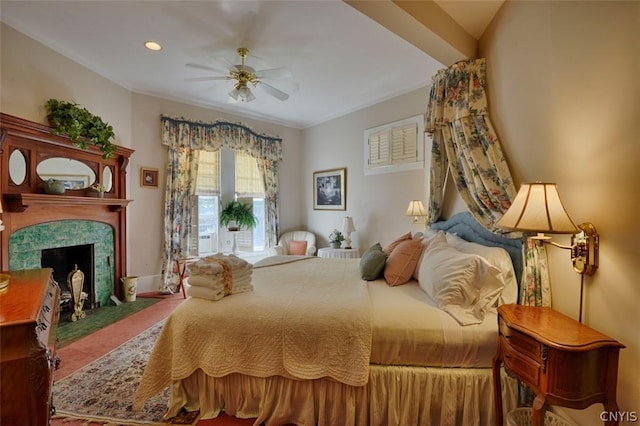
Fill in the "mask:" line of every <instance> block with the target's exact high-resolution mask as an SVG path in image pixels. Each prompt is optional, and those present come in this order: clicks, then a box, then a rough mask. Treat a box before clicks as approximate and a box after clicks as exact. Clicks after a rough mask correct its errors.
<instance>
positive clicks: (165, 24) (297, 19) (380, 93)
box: [0, 0, 502, 128]
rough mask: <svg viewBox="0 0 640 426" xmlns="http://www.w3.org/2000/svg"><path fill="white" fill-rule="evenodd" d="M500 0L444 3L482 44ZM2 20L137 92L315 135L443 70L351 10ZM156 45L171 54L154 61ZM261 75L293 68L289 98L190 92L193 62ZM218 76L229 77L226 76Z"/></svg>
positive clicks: (25, 5)
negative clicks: (326, 124)
mask: <svg viewBox="0 0 640 426" xmlns="http://www.w3.org/2000/svg"><path fill="white" fill-rule="evenodd" d="M501 3H502V1H501V0H500V1H495V0H492V1H451V0H439V1H438V4H440V5H441V7H442V8H443V9H444V10H445V11H446V12H447V13H449V14H450V15H451V16H452V17H453V18H454V19H456V21H457V22H458V23H460V25H461V26H462V27H463V28H465V30H466V31H467V32H468V33H469V34H471V35H472V36H474V38H478V37H479V36H480V34H481V33H482V31H484V28H485V27H486V25H487V24H488V22H489V21H490V20H491V18H492V17H493V15H494V14H495V12H496V11H497V9H498V8H499V6H500V4H501ZM0 17H1V19H2V21H3V22H5V23H6V24H8V25H10V26H12V27H13V28H15V29H16V30H18V31H20V32H22V33H24V34H26V35H28V36H30V37H32V38H34V39H35V40H37V41H39V42H40V43H42V44H44V45H46V46H49V47H50V48H52V49H54V50H55V51H57V52H59V53H61V54H63V55H65V56H67V57H69V58H70V59H72V60H74V61H76V62H78V63H80V64H82V65H84V66H86V67H87V68H89V69H91V70H93V71H95V72H97V73H98V74H100V75H102V76H104V77H106V78H108V79H110V80H112V81H114V82H116V83H118V84H119V85H121V86H123V87H125V88H127V89H129V90H132V91H134V92H138V93H144V94H149V95H154V96H159V97H163V98H168V99H174V100H179V101H183V102H186V103H190V104H194V105H201V106H207V107H212V108H215V109H222V110H225V111H229V112H231V113H234V114H239V115H243V116H248V117H253V118H258V119H263V120H267V121H271V122H275V123H279V124H283V125H287V126H291V127H296V128H305V127H309V126H312V125H314V124H318V123H321V122H323V121H326V120H329V119H331V118H335V117H338V116H341V115H344V114H346V113H348V112H351V111H355V110H358V109H360V108H363V107H365V106H368V105H373V104H375V103H377V102H380V101H382V100H384V99H388V98H390V97H393V96H397V95H399V94H402V93H406V92H409V91H412V90H414V89H417V88H420V87H423V86H426V85H427V84H429V82H430V79H431V76H432V75H433V74H434V73H435V72H436V71H437V70H438V69H440V68H443V67H444V65H443V64H440V63H438V62H437V61H435V60H434V59H432V58H431V57H429V56H428V55H427V54H425V53H424V52H423V51H421V50H420V49H418V48H416V47H415V46H413V45H411V44H410V43H408V42H407V41H405V40H403V39H401V38H400V37H398V36H397V35H395V34H394V33H392V32H390V31H389V30H387V29H386V28H384V27H382V26H381V25H379V24H377V23H376V22H374V21H373V20H371V19H369V18H368V17H367V16H365V15H364V14H362V13H360V12H359V11H357V10H355V9H354V8H352V7H351V6H349V5H348V4H346V3H343V2H342V1H336V0H324V1H311V0H307V1H300V0H298V1H238V0H227V1H153V0H144V1H89V0H84V1H51V0H48V1H31V0H27V1H25V0H19V1H11V0H2V1H1V2H0ZM147 40H155V41H158V42H159V43H160V44H161V45H162V46H163V49H162V50H161V51H160V52H151V51H149V50H147V49H145V48H144V46H143V44H144V42H145V41H147ZM238 47H247V48H249V49H250V50H251V55H252V56H250V57H249V58H248V59H247V64H248V65H250V66H252V67H254V68H256V69H259V70H260V69H267V68H275V67H285V68H287V69H288V70H290V71H291V72H292V73H293V79H294V80H295V82H296V83H297V85H298V86H299V88H298V89H297V90H292V89H293V87H292V86H291V84H289V83H287V82H281V81H280V82H278V81H271V80H265V81H266V82H268V83H269V84H272V85H273V86H275V87H277V88H279V89H281V90H284V91H285V92H289V93H290V95H291V96H290V98H289V99H288V100H286V101H279V100H277V99H275V98H273V97H271V96H269V95H267V94H266V93H264V92H262V91H260V90H259V89H252V91H253V92H254V93H255V95H256V97H257V99H256V100H255V101H253V102H250V103H239V104H229V103H228V102H227V99H228V96H227V93H228V92H229V91H230V90H231V89H232V88H233V84H232V83H231V82H229V81H218V82H187V81H185V79H186V78H191V77H201V76H206V75H213V74H207V73H206V72H204V71H200V70H196V69H193V68H188V67H185V64H186V63H189V62H195V63H198V64H203V65H209V66H214V67H218V68H220V67H222V66H224V61H222V62H221V59H220V58H223V59H226V60H228V61H231V62H232V63H234V64H237V63H239V58H238V56H237V53H236V50H237V48H238ZM218 75H219V74H218Z"/></svg>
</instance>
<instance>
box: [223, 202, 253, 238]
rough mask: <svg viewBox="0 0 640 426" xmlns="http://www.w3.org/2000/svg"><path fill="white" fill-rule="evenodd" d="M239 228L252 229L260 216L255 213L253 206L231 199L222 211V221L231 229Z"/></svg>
mask: <svg viewBox="0 0 640 426" xmlns="http://www.w3.org/2000/svg"><path fill="white" fill-rule="evenodd" d="M232 221H233V222H235V225H236V226H237V227H238V228H246V229H251V228H253V227H254V226H256V225H257V224H258V218H257V217H256V216H255V215H254V214H253V208H252V207H251V206H250V205H249V204H245V203H241V202H240V201H229V202H228V203H227V205H226V206H225V208H224V209H223V210H222V211H221V212H220V223H221V224H222V226H227V227H228V228H229V230H230V231H235V230H237V229H234V228H236V226H233V223H232Z"/></svg>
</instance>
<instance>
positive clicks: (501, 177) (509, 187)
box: [425, 59, 516, 230]
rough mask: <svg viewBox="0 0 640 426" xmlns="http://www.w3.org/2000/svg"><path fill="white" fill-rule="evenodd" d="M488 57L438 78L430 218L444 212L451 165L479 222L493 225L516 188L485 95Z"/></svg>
mask: <svg viewBox="0 0 640 426" xmlns="http://www.w3.org/2000/svg"><path fill="white" fill-rule="evenodd" d="M485 74H486V62H485V60H484V59H475V60H468V61H462V62H458V63H456V64H454V65H452V66H451V67H449V68H447V69H442V70H440V71H438V73H437V74H436V75H435V76H434V77H433V86H432V88H431V94H430V96H429V103H428V105H427V114H426V118H425V120H426V122H425V131H426V132H427V133H429V134H431V136H432V138H433V145H432V158H431V180H430V181H431V187H430V192H431V194H430V206H429V214H430V217H429V222H430V223H433V222H435V221H436V220H437V219H438V217H439V216H440V213H441V211H442V200H443V197H444V182H445V177H446V173H447V167H448V168H449V170H450V171H451V174H452V176H453V178H454V179H455V183H456V187H457V189H458V191H459V193H460V196H461V197H462V199H463V200H464V202H465V203H466V204H467V206H468V208H469V210H470V211H471V213H472V214H473V216H474V217H475V218H476V220H477V221H478V222H480V223H481V224H483V225H484V226H485V227H486V228H487V229H491V230H493V229H494V228H495V226H494V225H495V222H496V221H497V220H498V219H499V218H500V217H501V216H502V214H503V213H504V212H505V211H506V210H507V209H508V208H509V206H510V205H511V200H512V199H513V198H515V196H516V188H515V186H514V184H513V180H512V179H511V173H510V172H509V168H508V166H507V162H506V160H505V157H504V155H503V154H502V149H501V147H500V142H499V140H498V136H497V135H496V132H495V131H494V129H493V126H492V125H491V121H490V120H489V115H488V111H487V97H486V94H485Z"/></svg>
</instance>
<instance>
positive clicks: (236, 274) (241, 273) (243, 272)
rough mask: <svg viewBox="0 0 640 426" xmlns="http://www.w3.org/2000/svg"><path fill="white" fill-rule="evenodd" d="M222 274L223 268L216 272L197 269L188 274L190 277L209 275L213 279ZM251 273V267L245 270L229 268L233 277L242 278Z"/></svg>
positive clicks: (249, 275)
mask: <svg viewBox="0 0 640 426" xmlns="http://www.w3.org/2000/svg"><path fill="white" fill-rule="evenodd" d="M223 274H224V271H223V270H221V271H220V272H218V273H214V272H209V271H197V272H191V274H189V275H188V276H190V277H196V276H199V277H209V278H212V279H215V278H219V277H222V276H223ZM252 274H253V269H246V270H240V271H238V270H235V269H232V270H231V277H232V278H233V279H242V278H246V277H251V275H252Z"/></svg>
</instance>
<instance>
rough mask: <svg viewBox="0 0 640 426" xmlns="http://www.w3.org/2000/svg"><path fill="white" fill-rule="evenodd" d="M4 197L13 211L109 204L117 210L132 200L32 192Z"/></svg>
mask: <svg viewBox="0 0 640 426" xmlns="http://www.w3.org/2000/svg"><path fill="white" fill-rule="evenodd" d="M3 198H4V204H5V208H6V209H7V211H9V212H12V213H20V212H24V211H25V210H27V208H28V207H29V206H77V207H86V206H107V207H108V208H109V210H111V211H114V212H115V211H119V210H120V209H122V208H123V207H126V206H127V205H128V204H129V203H130V202H131V200H123V199H119V198H97V197H96V198H89V197H74V196H65V195H49V194H31V193H23V194H5V195H4V197H3Z"/></svg>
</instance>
